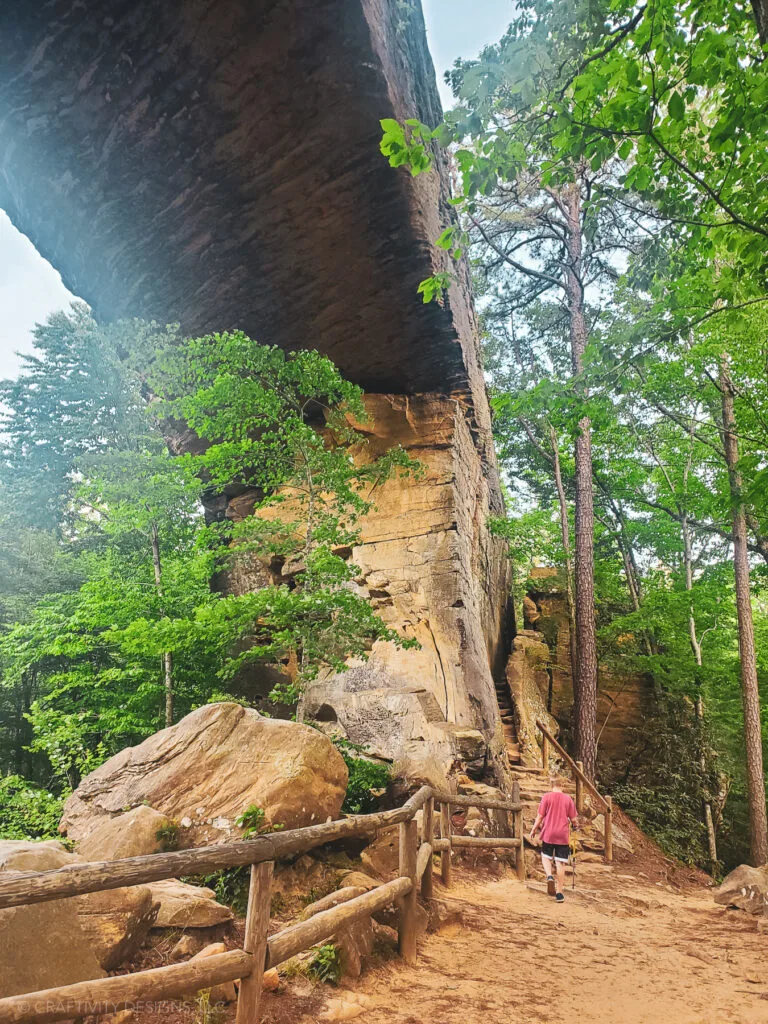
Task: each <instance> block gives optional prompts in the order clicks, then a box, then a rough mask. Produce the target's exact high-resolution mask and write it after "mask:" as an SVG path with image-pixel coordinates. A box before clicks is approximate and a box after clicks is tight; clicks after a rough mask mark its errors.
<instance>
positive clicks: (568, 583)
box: [548, 423, 579, 710]
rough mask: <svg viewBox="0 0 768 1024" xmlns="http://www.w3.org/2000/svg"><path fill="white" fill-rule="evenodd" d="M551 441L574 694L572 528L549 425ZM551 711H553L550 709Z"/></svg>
mask: <svg viewBox="0 0 768 1024" xmlns="http://www.w3.org/2000/svg"><path fill="white" fill-rule="evenodd" d="M549 439H550V442H551V444H552V468H553V470H554V473H555V486H556V488H557V500H558V503H559V505H560V535H561V537H562V541H563V557H564V560H565V601H566V604H567V606H568V637H569V641H570V648H571V651H570V655H571V682H572V686H573V692H574V694H575V693H576V690H577V688H578V682H577V679H578V675H579V656H578V651H577V646H578V645H577V640H576V608H575V602H574V599H573V560H572V558H571V527H570V523H569V522H568V502H567V500H566V497H565V488H564V487H563V474H562V472H561V469H560V451H559V448H558V443H557V433H556V432H555V428H554V427H553V426H552V424H551V423H550V424H549ZM548 710H551V709H548Z"/></svg>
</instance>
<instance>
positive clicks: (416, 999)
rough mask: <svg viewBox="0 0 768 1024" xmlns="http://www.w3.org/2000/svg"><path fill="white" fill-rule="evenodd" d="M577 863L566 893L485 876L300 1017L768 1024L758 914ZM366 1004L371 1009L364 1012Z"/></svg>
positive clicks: (423, 1023)
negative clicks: (400, 954) (409, 952)
mask: <svg viewBox="0 0 768 1024" xmlns="http://www.w3.org/2000/svg"><path fill="white" fill-rule="evenodd" d="M598 867H599V866H596V867H594V868H592V869H591V870H588V869H587V868H586V866H585V868H584V870H583V871H582V872H580V876H579V881H578V888H577V890H576V892H575V894H573V895H572V894H571V892H570V890H569V892H568V898H567V902H566V903H565V904H564V905H562V906H559V905H557V904H556V903H555V902H554V900H552V899H550V898H549V897H547V895H546V893H545V892H544V890H543V885H541V884H540V883H535V882H532V883H528V884H527V885H525V886H523V885H521V884H520V883H519V882H517V881H515V880H512V879H509V880H507V879H504V880H501V881H490V882H483V883H478V882H475V881H473V880H472V879H471V876H469V875H468V874H467V875H466V876H465V875H464V874H463V873H462V874H461V875H460V876H459V878H458V880H457V881H458V884H457V885H456V886H455V887H454V888H452V889H451V890H450V903H451V904H453V905H455V906H457V907H458V908H459V909H460V910H461V911H462V914H463V924H462V925H461V926H459V925H450V926H448V927H447V928H446V929H444V930H443V931H442V932H439V933H437V934H433V935H429V936H426V937H425V938H424V939H423V940H422V942H421V944H420V948H419V959H418V963H417V964H416V965H415V966H414V967H406V966H404V965H403V964H402V962H401V961H397V962H392V963H390V964H387V965H385V966H383V967H380V968H378V969H377V970H374V971H369V972H367V973H366V974H364V975H363V977H362V978H361V979H360V981H359V983H357V985H356V987H355V989H354V991H350V992H348V993H340V994H339V997H338V998H336V999H332V1000H331V1002H330V1005H329V1010H330V1013H328V1014H327V1015H324V1014H321V1015H319V1016H318V1017H317V1018H314V1017H311V1018H305V1020H307V1019H308V1020H314V1019H317V1020H320V1021H322V1020H329V1019H336V1020H343V1019H352V1018H353V1017H354V1018H355V1019H357V1020H359V1021H360V1022H361V1024H385V1022H386V1024H534V1022H535V1024H556V1022H569V1024H570V1022H574V1024H597V1022H600V1024H607V1022H611V1024H705V1022H706V1024H747V1022H749V1024H762V1022H766V1024H768V936H763V935H759V934H757V932H756V930H755V927H756V926H755V921H754V919H753V918H752V919H750V918H748V917H747V916H746V915H744V914H742V913H740V912H736V911H729V910H726V909H724V908H722V907H718V906H716V905H715V904H714V903H713V901H712V897H711V895H710V893H709V892H708V891H707V890H701V889H699V890H694V891H693V892H691V893H689V894H686V895H682V894H676V893H672V892H669V891H667V890H666V889H665V888H664V887H661V886H656V885H655V884H654V883H653V882H650V881H644V880H642V879H638V878H629V877H627V876H620V877H617V874H616V873H615V872H609V871H606V870H602V871H601V870H598ZM361 1010H362V1012H361Z"/></svg>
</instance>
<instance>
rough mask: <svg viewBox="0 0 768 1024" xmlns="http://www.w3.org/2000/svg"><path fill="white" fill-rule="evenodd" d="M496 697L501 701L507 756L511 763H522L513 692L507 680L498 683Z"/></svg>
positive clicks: (500, 710) (500, 709)
mask: <svg viewBox="0 0 768 1024" xmlns="http://www.w3.org/2000/svg"><path fill="white" fill-rule="evenodd" d="M496 699H497V700H498V702H499V712H500V714H501V726H502V728H503V730H504V739H505V741H506V745H507V757H508V758H509V763H510V764H513V765H515V764H520V763H521V760H522V759H521V757H520V744H519V743H518V742H517V730H516V728H515V713H514V709H513V707H512V694H511V693H510V692H509V686H508V685H507V683H506V682H504V683H497V685H496Z"/></svg>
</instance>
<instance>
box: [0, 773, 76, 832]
mask: <svg viewBox="0 0 768 1024" xmlns="http://www.w3.org/2000/svg"><path fill="white" fill-rule="evenodd" d="M61 806H62V799H61V798H60V797H56V796H54V795H53V794H52V793H49V792H48V791H47V790H45V789H40V788H39V787H38V786H34V785H32V784H31V783H29V782H28V781H27V780H26V779H24V778H22V777H21V776H20V775H3V776H0V839H60V838H61V837H60V835H59V830H58V825H59V818H60V817H61Z"/></svg>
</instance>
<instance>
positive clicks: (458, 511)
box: [307, 395, 510, 780]
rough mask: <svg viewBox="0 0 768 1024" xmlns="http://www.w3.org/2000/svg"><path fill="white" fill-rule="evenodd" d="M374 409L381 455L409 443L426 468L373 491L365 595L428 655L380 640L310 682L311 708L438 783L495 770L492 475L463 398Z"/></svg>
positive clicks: (503, 593) (499, 597) (499, 631)
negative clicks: (459, 769)
mask: <svg viewBox="0 0 768 1024" xmlns="http://www.w3.org/2000/svg"><path fill="white" fill-rule="evenodd" d="M367 404H368V407H369V409H370V412H371V416H372V434H371V437H370V448H371V449H372V451H373V452H376V450H377V448H381V449H382V450H383V449H385V448H386V447H388V446H390V445H392V444H402V446H403V447H404V448H406V449H407V450H408V452H409V454H410V455H412V456H413V458H415V459H418V460H419V461H420V462H421V463H422V465H423V466H424V467H425V473H424V476H423V478H405V479H393V480H390V481H388V482H387V483H386V484H384V485H383V487H381V489H380V492H379V493H377V494H375V495H374V500H375V501H376V505H377V508H376V511H374V512H373V513H372V514H371V515H369V516H368V518H367V519H366V521H365V523H364V525H363V530H362V536H361V541H362V543H361V544H360V546H359V547H358V548H355V550H354V551H353V552H352V559H353V561H354V562H355V564H357V565H359V566H360V568H361V572H362V574H361V578H360V586H361V588H362V592H363V593H365V594H366V595H367V596H368V597H370V599H371V601H372V602H373V606H374V607H375V608H376V609H377V610H378V612H379V614H380V615H381V616H382V617H383V618H384V619H385V620H386V621H387V622H388V623H390V624H392V625H393V626H395V627H396V628H399V629H401V630H402V631H403V633H404V634H406V635H407V636H409V637H416V638H417V639H418V641H419V643H420V644H421V649H420V650H415V651H398V650H396V649H394V648H393V647H392V645H389V644H381V645H378V646H377V647H376V648H375V649H374V651H373V652H372V655H371V658H370V660H369V661H368V662H367V663H365V664H361V665H356V666H353V667H351V668H350V670H349V671H347V672H345V673H343V674H341V675H338V676H334V677H332V678H329V679H324V680H321V681H320V682H318V683H317V684H315V685H313V686H312V687H311V688H310V690H309V692H308V695H307V711H308V713H309V714H313V715H320V717H323V716H325V717H330V716H333V717H335V718H336V719H337V720H338V722H339V724H340V725H341V726H342V727H343V728H344V729H345V730H346V731H347V732H348V733H349V734H350V735H351V736H353V737H355V738H359V739H360V740H361V741H362V742H365V743H366V744H368V745H370V746H371V748H372V749H373V750H375V751H376V752H378V753H380V754H382V755H384V756H386V757H389V758H392V759H394V761H395V762H396V764H397V765H399V766H402V767H404V768H406V769H407V771H408V773H409V774H410V775H412V776H420V777H424V778H433V779H435V780H437V779H439V778H441V777H444V776H445V774H446V772H447V771H448V770H449V768H450V766H451V764H452V762H453V761H454V760H456V759H461V760H464V761H473V762H478V761H482V759H483V758H486V757H487V759H488V764H489V767H491V766H492V763H493V761H494V760H495V759H496V758H497V757H498V756H499V755H500V753H501V750H502V749H503V742H502V737H501V730H500V723H499V717H498V705H497V702H496V695H495V690H494V675H500V674H503V671H504V661H505V655H506V648H507V643H508V629H509V625H510V624H509V623H508V614H509V607H508V599H507V593H508V589H507V571H506V552H505V550H504V546H503V544H502V543H501V542H500V541H499V540H497V539H495V538H493V537H491V535H490V534H489V532H488V529H487V518H488V515H489V512H490V510H491V509H492V508H493V505H494V501H495V495H494V485H495V478H494V477H491V480H490V481H489V480H488V479H487V478H486V476H485V475H484V473H483V463H482V461H481V460H480V459H478V458H477V453H476V449H475V446H474V442H473V439H472V436H471V432H470V429H469V426H468V424H467V421H466V418H465V415H464V411H463V409H462V406H461V403H460V402H459V401H457V400H456V399H451V398H446V397H444V396H440V395H418V396H415V397H412V398H411V397H406V396H391V395H390V396H387V395H371V396H369V397H368V402H367ZM479 767H480V766H479V765H478V768H479Z"/></svg>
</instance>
